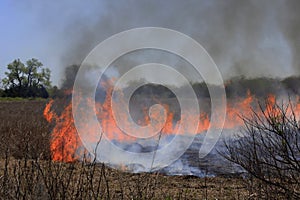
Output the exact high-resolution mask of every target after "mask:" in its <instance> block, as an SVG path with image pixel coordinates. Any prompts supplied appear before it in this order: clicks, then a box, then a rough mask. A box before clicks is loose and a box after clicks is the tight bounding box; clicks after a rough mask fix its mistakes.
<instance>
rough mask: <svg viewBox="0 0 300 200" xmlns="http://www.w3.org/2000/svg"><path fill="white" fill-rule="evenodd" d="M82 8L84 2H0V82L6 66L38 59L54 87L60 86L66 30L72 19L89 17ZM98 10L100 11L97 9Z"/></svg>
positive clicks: (70, 0)
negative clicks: (48, 69) (47, 71)
mask: <svg viewBox="0 0 300 200" xmlns="http://www.w3.org/2000/svg"><path fill="white" fill-rule="evenodd" d="M81 2H82V3H81ZM84 5H85V3H84V1H72V0H68V1H63V2H62V3H59V4H55V3H53V1H48V2H46V1H17V0H16V1H15V0H13V1H11V0H1V1H0V13H1V14H0V15H1V17H0V27H1V32H0V44H1V48H0V78H3V76H4V71H5V70H6V65H7V64H9V63H10V62H12V61H13V60H14V59H16V58H20V59H21V60H22V61H24V62H25V61H26V60H28V59H30V58H37V59H39V60H40V61H41V62H42V63H43V64H44V65H45V66H46V67H49V68H50V69H51V70H52V81H53V83H54V84H59V82H60V79H61V78H62V73H63V66H61V65H62V62H61V57H62V56H63V55H64V52H65V51H67V49H68V42H69V41H68V37H69V35H68V32H66V30H65V29H66V28H67V27H68V25H69V23H71V20H70V19H72V18H73V17H75V18H76V19H78V18H85V17H86V18H89V17H90V16H89V13H87V12H84V10H82V7H83V6H84ZM97 5H99V4H98V3H97ZM89 8H93V7H92V6H90V7H89ZM95 9H96V8H95ZM97 10H99V11H100V10H101V8H100V7H99V6H98V7H97Z"/></svg>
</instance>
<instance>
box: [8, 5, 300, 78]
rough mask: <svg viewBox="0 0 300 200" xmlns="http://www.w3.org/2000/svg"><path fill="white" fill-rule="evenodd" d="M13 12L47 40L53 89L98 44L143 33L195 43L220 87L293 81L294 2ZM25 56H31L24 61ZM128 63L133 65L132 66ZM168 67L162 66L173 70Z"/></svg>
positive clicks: (298, 28)
mask: <svg viewBox="0 0 300 200" xmlns="http://www.w3.org/2000/svg"><path fill="white" fill-rule="evenodd" d="M13 6H15V9H16V10H18V11H22V12H26V13H28V14H27V15H29V16H30V19H28V20H32V24H33V25H32V27H36V28H37V29H38V30H39V33H40V34H43V35H45V37H43V38H50V39H51V40H48V41H42V40H41V41H40V42H41V43H43V44H44V45H43V48H45V49H46V48H48V49H49V50H48V51H44V52H43V53H44V54H43V55H41V56H40V57H41V61H43V59H42V58H44V57H45V59H46V58H47V59H46V61H45V62H47V63H45V65H47V66H49V67H50V68H51V69H52V71H53V72H54V74H56V76H55V77H54V82H59V80H61V79H62V78H63V77H62V76H63V73H62V72H63V68H64V67H65V66H68V65H71V64H78V63H81V62H82V61H83V59H84V58H85V57H86V56H87V54H88V53H89V52H90V51H91V50H92V49H93V48H94V47H95V46H96V45H97V44H99V43H100V42H101V41H103V40H104V39H106V38H108V37H109V36H111V35H113V34H116V33H118V32H121V31H124V30H128V29H131V28H136V27H145V26H158V27H165V28H170V29H174V30H177V31H180V32H182V33H184V34H187V35H189V36H191V37H192V38H194V39H195V40H197V41H198V42H199V43H200V44H201V45H203V47H204V48H205V49H206V50H207V51H208V53H209V54H210V55H211V57H212V58H213V59H214V61H215V62H216V64H217V66H218V67H219V69H220V71H221V74H222V76H223V78H224V79H229V78H231V77H234V76H240V75H243V76H246V77H262V76H267V77H279V78H283V77H287V76H292V75H299V74H300V61H299V60H300V58H299V56H298V55H299V50H300V47H299V44H300V17H299V14H298V11H297V8H299V6H300V1H298V0H290V1H281V0H268V1H260V0H250V1H239V0H228V1H218V0H212V1H204V0H203V1H180V0H176V1H171V0H167V1H141V0H139V1H137V0H136V1H135V0H128V1H89V2H82V1H77V0H76V1H59V2H55V3H53V2H50V1H49V2H45V1H36V0H31V1H26V2H20V1H15V2H14V3H13ZM20 23H22V22H20ZM24 23H25V22H24ZM41 30H42V31H41ZM36 42H39V41H36ZM40 46H41V45H40ZM38 51H39V49H36V52H38ZM31 52H32V51H31ZM57 52H59V53H57ZM23 55H26V54H24V52H23V54H22V55H21V56H23ZM35 55H37V56H39V55H40V54H39V53H36V54H35ZM15 56H18V55H15ZM31 56H34V55H28V57H31ZM171 57H172V56H171ZM38 58H39V57H38ZM50 58H51V59H50ZM142 58H143V56H142ZM139 59H140V58H139ZM163 59H164V58H162V57H160V59H158V60H163ZM166 59H167V60H168V58H166ZM129 60H132V63H135V59H134V58H132V57H130V59H129ZM146 60H147V59H146ZM169 60H170V62H169V63H170V64H174V63H177V64H178V62H177V61H176V62H174V60H173V59H169ZM5 64H7V63H4V65H5ZM180 67H181V68H184V69H183V71H185V68H189V67H190V66H189V67H188V66H182V65H180V66H178V67H176V68H180ZM118 70H119V71H122V70H124V69H121V67H120V69H118ZM187 70H188V69H187ZM58 72H59V74H58ZM121 74H122V72H121ZM197 78H198V77H195V79H197Z"/></svg>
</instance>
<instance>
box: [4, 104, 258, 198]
mask: <svg viewBox="0 0 300 200" xmlns="http://www.w3.org/2000/svg"><path fill="white" fill-rule="evenodd" d="M44 106H45V102H43V101H18V102H0V112H1V113H0V119H1V124H0V130H1V132H0V136H1V140H0V147H1V149H0V150H1V151H0V156H1V160H0V167H1V168H0V196H1V199H249V198H252V199H253V198H258V196H257V195H255V193H254V192H255V191H254V192H253V193H250V192H249V191H251V190H250V189H249V188H248V186H249V185H248V184H246V182H245V181H244V180H243V179H241V178H222V177H215V178H197V177H193V176H165V175H162V174H157V173H151V174H150V173H140V174H131V173H125V172H121V171H118V170H114V169H110V168H108V167H106V166H105V165H103V164H99V163H95V162H87V161H82V162H75V163H58V162H53V161H51V160H50V159H49V158H50V152H49V139H50V132H51V126H50V125H49V124H48V123H47V122H46V121H45V120H44V118H43V116H42V112H43V109H44Z"/></svg>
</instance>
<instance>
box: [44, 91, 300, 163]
mask: <svg viewBox="0 0 300 200" xmlns="http://www.w3.org/2000/svg"><path fill="white" fill-rule="evenodd" d="M112 91H113V88H110V89H108V90H107V91H106V98H105V100H104V102H103V103H99V102H97V103H96V114H97V117H98V119H99V122H100V123H101V127H102V129H103V132H104V134H105V135H106V137H107V138H108V139H110V140H116V141H118V142H134V140H135V139H136V138H134V137H132V136H129V135H127V134H124V133H123V132H122V130H120V129H119V127H118V125H117V124H116V121H115V119H114V116H113V112H112V108H111V98H112ZM266 101H267V106H266V107H265V111H264V112H266V113H271V114H275V115H276V112H277V111H276V108H275V107H274V105H275V103H276V97H275V95H269V97H268V98H267V100H266ZM257 102H258V101H257V98H256V97H255V96H253V95H251V94H250V92H248V93H247V96H246V97H245V98H238V99H235V100H234V101H232V100H230V101H228V103H227V112H226V113H227V117H226V122H225V124H224V127H222V125H220V124H218V123H215V124H210V116H209V114H208V113H204V112H201V114H200V116H195V115H193V114H192V113H191V114H190V115H189V116H186V117H187V118H186V119H188V120H191V121H194V120H195V119H197V118H198V119H199V121H200V123H199V124H198V131H197V134H201V133H204V132H205V131H207V130H208V128H209V127H210V126H211V128H214V129H222V128H223V129H229V130H237V129H238V128H240V127H241V126H243V120H242V119H241V116H243V117H246V118H251V116H252V113H253V112H252V110H251V109H255V108H257V109H258V103H257ZM54 103H55V102H54V101H53V100H51V101H50V102H49V103H48V104H47V105H46V107H45V109H44V117H45V119H46V120H47V121H48V122H49V123H54V125H55V126H54V128H53V130H52V139H51V144H50V149H51V152H52V159H53V160H54V161H63V162H73V161H76V160H78V159H80V158H82V157H83V154H84V151H83V149H84V148H83V145H82V143H81V141H80V138H79V136H78V134H77V131H76V128H75V125H74V119H73V115H72V103H70V104H68V105H67V106H66V107H65V108H64V110H63V111H62V112H61V114H60V115H57V114H56V113H55V112H54V111H53V110H52V109H51V108H52V106H53V104H54ZM293 103H294V112H295V113H296V115H297V116H300V98H299V97H296V98H295V100H294V101H293ZM87 104H89V102H87ZM89 106H93V105H89ZM121 106H124V105H122V104H121ZM162 106H164V108H165V109H166V112H167V117H166V121H165V123H164V125H163V128H162V129H161V135H162V137H163V136H166V135H172V134H174V133H177V134H182V135H188V134H189V133H191V132H192V131H191V130H189V127H185V129H184V132H178V125H179V124H180V120H179V121H177V122H176V121H175V120H174V115H175V113H173V112H171V111H170V109H169V107H168V105H165V104H162ZM146 110H147V109H145V117H144V119H141V121H144V122H146V124H147V123H150V121H149V120H150V118H149V116H148V114H147V113H146ZM82 112H84V111H82ZM288 112H289V111H288ZM258 113H259V112H258ZM151 115H152V116H151V117H152V118H154V119H158V121H161V120H162V119H160V118H161V113H155V112H154V113H152V114H151ZM123 119H124V121H125V124H126V123H128V125H129V124H130V122H129V120H128V117H127V116H123ZM83 120H84V119H83ZM174 121H175V123H174ZM157 125H158V126H161V125H160V124H159V123H158V124H157ZM129 126H130V125H129ZM94 128H95V127H85V129H86V132H87V134H88V133H89V132H94V131H91V130H92V129H94ZM130 128H131V127H128V128H127V130H130ZM132 131H134V130H132ZM141 134H143V133H141ZM89 139H90V141H91V142H94V143H96V142H97V140H99V137H96V136H94V135H90V136H89Z"/></svg>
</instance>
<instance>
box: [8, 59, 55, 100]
mask: <svg viewBox="0 0 300 200" xmlns="http://www.w3.org/2000/svg"><path fill="white" fill-rule="evenodd" d="M7 70H8V71H7V72H5V75H6V78H4V79H3V80H2V83H3V85H4V88H5V95H6V96H10V97H17V96H18V97H44V98H47V97H48V92H47V89H48V88H50V87H51V82H50V74H51V71H50V69H48V68H45V67H43V64H42V63H41V62H40V61H38V60H37V59H35V58H32V59H30V60H28V61H27V62H26V65H25V64H24V63H22V62H21V61H20V59H16V60H14V61H13V62H12V63H10V64H8V65H7Z"/></svg>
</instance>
